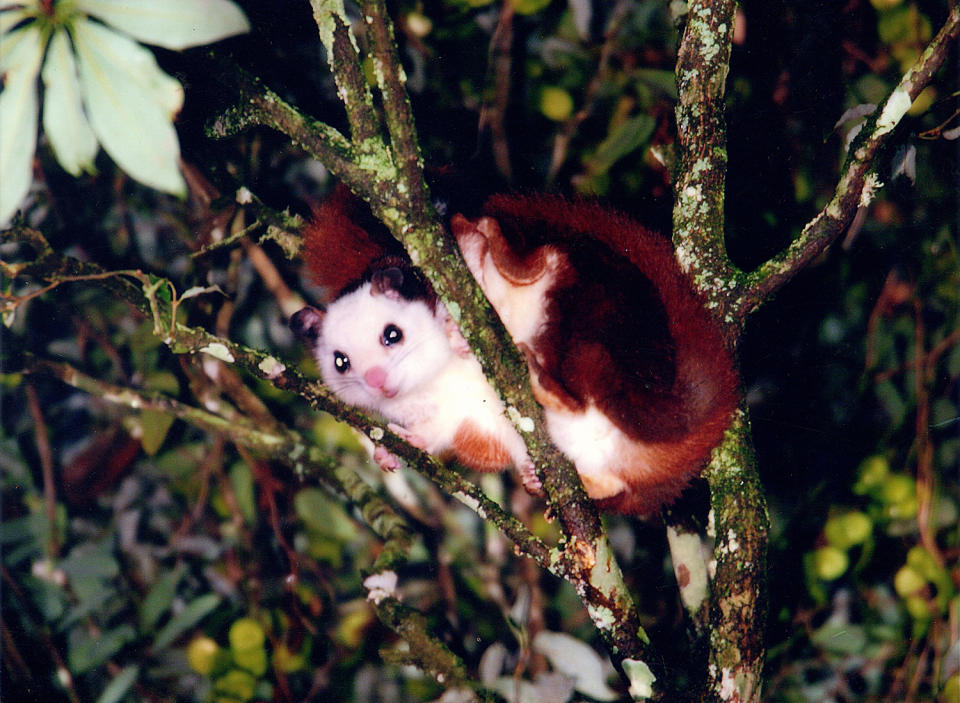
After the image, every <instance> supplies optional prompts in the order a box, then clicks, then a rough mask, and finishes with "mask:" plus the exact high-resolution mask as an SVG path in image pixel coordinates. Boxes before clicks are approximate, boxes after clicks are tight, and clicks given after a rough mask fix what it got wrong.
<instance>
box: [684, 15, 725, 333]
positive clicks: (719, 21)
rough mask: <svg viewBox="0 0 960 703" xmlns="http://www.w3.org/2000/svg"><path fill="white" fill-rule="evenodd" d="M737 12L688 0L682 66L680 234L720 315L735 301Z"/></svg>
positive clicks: (693, 273)
mask: <svg viewBox="0 0 960 703" xmlns="http://www.w3.org/2000/svg"><path fill="white" fill-rule="evenodd" d="M735 12H736V3H735V2H733V0H712V1H711V0H700V1H698V2H691V3H689V4H688V13H687V26H686V29H685V31H684V33H683V37H682V40H681V42H680V47H679V50H678V54H677V68H676V75H677V97H678V101H677V107H676V117H677V137H678V153H677V156H678V168H677V170H676V173H675V182H674V207H673V241H674V244H675V246H676V249H677V258H678V260H679V261H680V265H681V266H682V267H683V269H684V271H686V272H687V274H688V275H689V276H690V277H691V278H692V279H693V281H694V284H695V285H696V287H697V289H698V290H700V291H701V292H702V293H703V294H704V295H705V296H706V297H707V302H708V305H709V307H710V308H711V309H712V310H713V312H714V314H715V315H716V317H717V318H719V319H722V318H723V317H724V315H725V312H726V310H725V309H726V307H727V305H728V303H727V297H726V295H725V294H726V292H727V291H726V290H725V285H724V283H725V282H729V281H730V280H731V279H732V271H733V268H732V266H731V264H730V261H729V259H728V258H727V255H726V248H725V245H724V211H723V198H724V188H725V183H726V173H727V143H726V141H727V139H726V123H725V121H724V114H723V113H724V96H725V83H726V79H727V71H728V69H729V62H730V46H731V41H732V38H733V20H734V14H735Z"/></svg>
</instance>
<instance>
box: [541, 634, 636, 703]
mask: <svg viewBox="0 0 960 703" xmlns="http://www.w3.org/2000/svg"><path fill="white" fill-rule="evenodd" d="M533 649H534V650H535V651H537V652H540V654H542V655H544V656H545V657H546V658H547V659H549V660H550V664H551V665H552V666H553V668H554V670H556V671H559V672H560V673H562V674H566V675H567V676H569V677H570V678H572V679H573V680H574V682H575V683H574V685H575V686H576V689H577V690H578V691H580V693H583V694H584V695H587V696H590V697H591V698H595V699H596V700H598V701H612V700H615V699H616V698H617V694H616V692H615V691H614V690H613V689H611V688H610V687H609V686H607V683H606V673H605V671H604V669H605V668H606V667H605V666H604V664H605V661H604V659H603V658H602V657H601V656H600V655H599V654H597V653H596V652H595V651H594V650H593V648H592V647H590V646H588V645H586V644H584V643H583V642H581V641H580V640H578V639H577V638H576V637H573V636H571V635H568V634H566V633H564V632H549V631H546V630H544V631H542V632H539V633H537V636H536V637H534V639H533Z"/></svg>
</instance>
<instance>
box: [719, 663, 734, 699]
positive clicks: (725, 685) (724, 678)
mask: <svg viewBox="0 0 960 703" xmlns="http://www.w3.org/2000/svg"><path fill="white" fill-rule="evenodd" d="M736 694H737V681H736V679H735V677H734V675H733V672H732V671H730V669H727V668H726V667H724V668H723V670H722V672H721V677H720V698H722V699H723V700H725V701H729V700H731V699H733V697H734V696H736Z"/></svg>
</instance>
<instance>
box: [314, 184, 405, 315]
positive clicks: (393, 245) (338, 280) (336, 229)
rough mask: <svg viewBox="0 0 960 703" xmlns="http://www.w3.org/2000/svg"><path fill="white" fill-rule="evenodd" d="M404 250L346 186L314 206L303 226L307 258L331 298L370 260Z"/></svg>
mask: <svg viewBox="0 0 960 703" xmlns="http://www.w3.org/2000/svg"><path fill="white" fill-rule="evenodd" d="M402 254H403V249H402V247H401V246H400V244H399V243H398V242H397V241H396V240H395V239H394V238H393V237H392V236H391V235H390V233H389V232H388V231H387V230H386V228H385V227H384V226H383V225H382V224H380V222H378V221H377V220H376V219H374V217H373V216H372V215H371V214H370V212H369V211H368V210H367V209H366V205H365V204H364V203H363V202H362V201H361V200H360V199H358V198H357V197H356V196H355V195H353V194H352V193H351V192H350V191H349V189H347V188H346V187H345V186H342V185H341V186H337V188H336V189H335V190H334V191H333V193H332V194H331V195H329V196H328V197H327V198H326V199H325V200H324V201H323V203H321V204H320V205H319V206H317V207H315V208H314V211H313V218H312V219H311V220H310V222H309V223H307V225H306V227H304V229H303V258H304V261H306V263H307V267H308V268H309V269H310V272H311V273H312V274H313V279H314V281H316V283H317V284H319V285H321V286H323V288H324V300H325V301H326V302H329V301H331V300H333V299H335V298H336V297H337V295H338V294H339V293H340V291H342V290H343V289H344V288H346V287H347V285H349V284H350V283H352V282H354V281H356V280H357V279H359V278H360V277H361V276H362V275H363V274H364V273H365V272H366V271H367V269H368V268H369V267H370V264H371V263H373V262H374V261H376V260H377V259H381V258H383V257H385V256H398V255H402Z"/></svg>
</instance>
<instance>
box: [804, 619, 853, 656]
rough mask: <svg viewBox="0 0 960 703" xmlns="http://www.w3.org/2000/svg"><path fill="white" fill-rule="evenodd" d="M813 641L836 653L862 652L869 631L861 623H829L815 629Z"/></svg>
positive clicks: (851, 653)
mask: <svg viewBox="0 0 960 703" xmlns="http://www.w3.org/2000/svg"><path fill="white" fill-rule="evenodd" d="M810 639H811V641H812V642H813V643H814V644H816V645H817V646H819V647H821V648H823V649H825V650H827V651H828V652H833V653H835V654H848V655H855V654H861V653H862V652H863V650H864V647H866V646H867V633H866V630H865V629H864V628H863V627H862V626H861V625H852V624H850V623H837V624H835V623H827V624H825V625H824V626H823V627H821V628H820V629H818V630H815V631H814V633H813V636H812V637H811V638H810Z"/></svg>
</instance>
